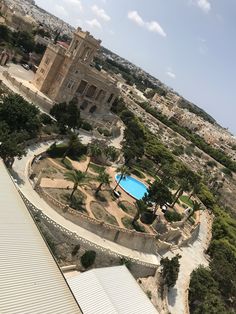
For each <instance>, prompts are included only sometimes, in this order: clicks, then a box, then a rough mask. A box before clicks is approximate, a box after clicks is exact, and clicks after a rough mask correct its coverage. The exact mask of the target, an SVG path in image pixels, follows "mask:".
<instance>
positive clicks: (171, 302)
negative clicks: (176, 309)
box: [167, 288, 177, 306]
mask: <svg viewBox="0 0 236 314" xmlns="http://www.w3.org/2000/svg"><path fill="white" fill-rule="evenodd" d="M176 296H177V289H176V288H170V290H169V292H168V296H167V298H168V303H169V305H171V306H174V305H175V302H176Z"/></svg>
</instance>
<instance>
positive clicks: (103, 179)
mask: <svg viewBox="0 0 236 314" xmlns="http://www.w3.org/2000/svg"><path fill="white" fill-rule="evenodd" d="M97 180H98V182H100V184H99V186H98V187H97V189H96V192H95V194H96V195H97V194H98V193H99V191H100V190H101V188H102V186H103V185H104V184H109V183H110V175H109V174H108V173H107V172H106V171H101V172H100V173H99V175H98V177H97Z"/></svg>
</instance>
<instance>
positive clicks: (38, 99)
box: [3, 71, 53, 113]
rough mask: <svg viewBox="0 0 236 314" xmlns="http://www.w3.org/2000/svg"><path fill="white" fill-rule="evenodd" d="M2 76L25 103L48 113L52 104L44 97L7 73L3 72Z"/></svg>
mask: <svg viewBox="0 0 236 314" xmlns="http://www.w3.org/2000/svg"><path fill="white" fill-rule="evenodd" d="M3 76H4V77H5V78H6V79H7V80H8V81H9V82H10V83H11V85H12V86H13V87H14V88H15V89H16V90H18V91H19V94H21V95H22V96H23V97H24V98H25V99H26V100H27V101H29V102H32V103H33V104H35V105H37V106H39V107H40V108H41V109H42V110H44V111H45V112H47V113H49V111H50V109H51V107H52V106H53V102H52V101H51V100H49V99H48V98H46V97H43V96H41V95H40V94H39V93H38V92H37V91H34V90H32V89H30V88H29V87H27V86H25V85H24V84H23V83H22V82H19V81H18V80H17V79H15V78H14V77H12V76H11V75H10V74H9V73H8V72H7V71H4V72H3Z"/></svg>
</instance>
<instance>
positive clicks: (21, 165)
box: [12, 134, 211, 314]
mask: <svg viewBox="0 0 236 314" xmlns="http://www.w3.org/2000/svg"><path fill="white" fill-rule="evenodd" d="M80 137H81V140H82V142H83V143H84V144H87V143H89V142H90V141H91V139H92V137H91V136H88V135H85V134H80ZM51 144H52V142H46V143H41V144H37V145H34V146H31V147H29V148H28V151H27V155H26V156H24V157H23V158H22V159H21V160H15V162H14V164H13V169H12V176H13V178H14V179H15V181H16V183H17V185H18V187H19V189H20V190H21V192H22V193H23V194H24V195H25V197H26V198H27V199H28V200H29V201H30V202H31V203H32V204H33V205H35V206H36V207H38V208H39V209H41V210H42V212H43V213H44V214H45V215H47V216H48V217H49V218H51V219H52V220H54V221H55V222H56V223H58V224H59V225H61V226H62V227H64V228H66V229H68V230H70V231H72V232H74V233H76V234H77V235H78V236H80V237H82V238H84V239H85V240H88V241H90V242H93V243H95V244H97V245H99V246H101V247H103V248H105V249H109V250H111V251H113V252H115V253H118V254H121V255H123V256H126V257H130V258H133V259H136V260H138V261H141V262H145V263H150V264H155V265H159V263H160V256H156V255H154V254H146V253H142V252H138V251H136V250H132V249H129V248H126V247H123V246H121V245H119V244H116V243H114V242H111V241H108V240H106V239H103V238H101V237H99V236H97V235H95V234H93V233H92V232H90V231H88V230H86V229H83V228H81V227H79V226H78V225H75V224H74V223H72V222H70V221H68V220H66V219H65V218H64V217H62V216H61V215H60V214H58V213H57V212H56V211H55V210H53V209H52V208H51V207H50V206H49V205H48V204H47V203H46V202H45V201H44V200H43V199H42V198H40V196H39V195H38V193H37V192H35V191H34V190H33V188H32V185H31V183H30V182H29V179H28V175H27V173H28V170H27V169H28V165H29V162H31V160H32V158H33V156H34V155H35V154H40V153H42V152H44V151H45V150H46V149H47V148H48V147H49V146H50V145H51ZM111 144H112V145H113V143H112V142H111ZM115 144H116V145H117V146H118V145H119V142H116V143H115ZM210 218H211V217H209V214H208V213H207V211H203V212H202V213H201V215H200V230H199V235H198V237H197V239H195V241H193V244H192V245H190V246H187V247H183V248H181V249H177V250H176V251H174V252H167V253H166V254H165V255H164V256H168V257H172V256H173V255H175V254H177V253H179V254H180V255H181V256H182V258H181V260H180V272H179V277H178V280H177V283H176V286H175V287H174V288H172V289H171V290H170V291H169V293H168V299H167V301H168V308H169V311H170V313H172V314H184V313H188V306H187V304H188V303H187V302H188V286H189V281H190V274H191V272H192V271H193V270H194V269H195V268H197V267H198V266H199V265H200V264H202V265H205V266H207V265H208V261H207V259H206V256H205V254H204V250H205V249H206V248H207V246H208V244H209V241H210V236H211V219H210Z"/></svg>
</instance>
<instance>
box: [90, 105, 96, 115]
mask: <svg viewBox="0 0 236 314" xmlns="http://www.w3.org/2000/svg"><path fill="white" fill-rule="evenodd" d="M96 110H97V106H95V105H94V106H92V107H91V108H90V109H89V112H90V113H93V112H95V111H96Z"/></svg>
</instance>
